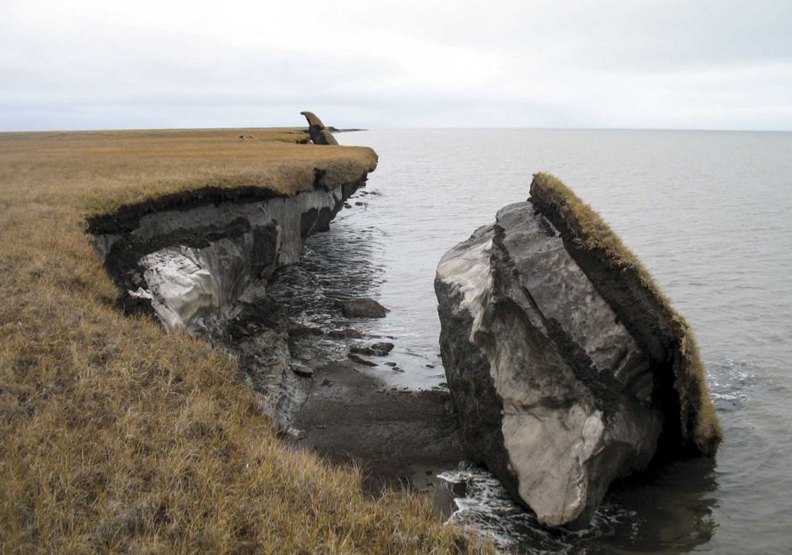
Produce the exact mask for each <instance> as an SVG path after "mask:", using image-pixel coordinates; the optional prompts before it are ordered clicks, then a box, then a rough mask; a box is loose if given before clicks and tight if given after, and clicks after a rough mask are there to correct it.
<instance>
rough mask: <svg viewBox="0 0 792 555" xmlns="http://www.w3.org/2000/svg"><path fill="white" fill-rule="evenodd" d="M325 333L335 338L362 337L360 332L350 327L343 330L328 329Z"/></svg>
mask: <svg viewBox="0 0 792 555" xmlns="http://www.w3.org/2000/svg"><path fill="white" fill-rule="evenodd" d="M327 335H329V336H330V337H334V338H337V339H360V338H361V337H363V334H362V333H360V332H359V331H358V330H354V329H352V328H346V329H343V330H330V331H329V332H327Z"/></svg>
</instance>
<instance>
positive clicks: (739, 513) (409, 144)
mask: <svg viewBox="0 0 792 555" xmlns="http://www.w3.org/2000/svg"><path fill="white" fill-rule="evenodd" d="M338 138H339V140H340V142H341V143H342V144H348V145H351V144H360V145H367V146H371V147H373V148H374V149H375V150H376V151H377V152H378V154H379V156H380V163H379V167H378V169H377V170H376V172H374V173H373V174H372V175H371V177H370V180H369V185H368V187H367V191H368V192H369V194H368V195H365V196H361V197H358V199H356V200H357V202H358V203H359V204H352V206H351V207H350V209H348V210H344V211H342V212H341V213H340V214H339V216H338V217H337V220H336V221H335V222H334V224H333V228H332V230H331V231H330V232H329V233H326V234H321V235H320V236H317V237H316V238H314V239H312V240H311V241H310V242H309V244H308V260H309V261H310V260H311V257H312V256H313V257H314V259H316V257H324V261H322V263H316V264H315V267H317V268H321V267H322V264H323V263H325V262H328V260H329V262H330V263H331V264H330V265H331V266H332V261H333V259H334V257H335V258H336V259H339V260H343V266H344V267H343V269H342V272H341V274H340V275H342V276H343V274H344V272H347V273H350V274H354V273H355V272H358V273H362V274H365V276H363V277H365V281H366V283H367V285H366V290H365V291H364V293H366V294H367V295H369V296H374V297H376V298H378V300H379V301H380V302H381V303H382V304H384V305H385V306H386V307H388V308H390V309H391V312H390V314H389V315H388V317H387V318H385V319H384V320H377V321H373V322H371V323H368V324H366V325H367V326H368V327H367V329H366V330H365V331H366V332H367V333H374V334H381V335H383V336H390V337H393V338H395V341H394V342H395V343H396V349H395V350H394V353H393V355H392V356H393V357H394V360H396V361H397V362H398V364H399V366H400V367H401V368H402V369H403V370H404V372H391V371H385V370H381V369H374V370H370V372H372V373H376V374H377V375H378V376H380V377H382V378H383V379H385V380H386V381H387V382H388V383H389V384H390V385H391V386H394V387H406V388H431V387H442V385H443V384H442V382H443V380H444V375H443V369H442V364H441V362H440V358H439V348H438V335H439V327H440V325H439V321H438V318H437V312H436V300H435V297H434V291H433V280H434V272H435V267H436V265H437V262H438V261H439V259H440V257H441V256H442V254H443V253H444V252H445V251H446V250H447V249H449V248H450V247H451V246H453V245H454V244H456V243H458V242H460V241H462V240H464V239H466V238H467V237H468V236H469V235H470V234H471V233H472V232H473V230H475V229H476V228H477V227H479V226H481V225H484V224H487V223H490V222H492V221H493V219H494V215H495V212H496V211H497V210H498V209H499V208H500V207H502V206H504V205H506V204H509V203H512V202H516V201H520V200H524V199H525V198H526V197H527V196H528V187H529V184H530V181H531V177H532V174H533V173H534V172H537V171H548V172H551V173H553V174H555V175H556V176H557V177H559V178H561V179H562V180H563V181H565V182H566V183H567V184H568V185H570V186H571V187H572V188H573V189H574V190H575V191H576V192H577V194H578V195H579V196H580V197H581V198H583V199H584V200H585V201H586V202H587V203H589V204H590V205H591V206H592V207H593V208H594V209H596V210H597V211H598V212H599V213H600V214H601V215H602V216H603V217H604V218H605V219H606V220H607V221H608V222H609V223H610V225H611V226H612V227H613V229H614V230H616V232H617V233H618V234H619V235H620V236H621V237H622V239H623V240H624V242H625V243H626V244H627V245H628V246H629V247H630V248H631V249H632V250H633V251H634V252H636V253H637V254H638V255H639V257H640V258H641V259H642V260H643V261H644V263H645V264H646V266H647V267H648V268H649V270H650V271H651V273H652V274H653V275H654V277H655V278H656V280H657V281H658V282H659V284H660V285H661V286H662V287H663V289H664V290H665V291H666V293H667V294H668V295H669V297H670V298H671V299H673V301H674V304H675V306H676V307H677V309H678V310H679V311H680V312H681V313H682V314H683V315H685V316H686V318H687V320H688V321H689V323H690V324H691V326H692V327H693V329H694V331H695V334H696V337H697V339H698V342H699V346H700V350H701V354H702V357H703V359H704V362H705V364H706V365H707V367H708V370H709V380H710V386H711V389H712V392H713V395H714V397H715V399H716V403H717V406H718V410H719V415H720V418H721V421H722V424H723V428H724V435H725V440H724V443H723V445H722V446H721V449H720V451H719V453H718V457H717V461H716V462H715V463H714V464H711V463H708V462H707V461H702V460H698V461H691V462H686V463H677V464H675V465H673V466H671V467H669V468H666V469H664V470H662V471H660V472H657V473H654V474H653V475H651V476H648V477H646V478H644V479H643V480H641V481H639V482H636V483H633V484H626V485H624V486H621V487H620V488H618V489H617V490H616V491H614V492H613V493H612V494H610V495H609V496H608V498H607V500H606V502H605V504H604V505H603V508H602V510H600V512H599V513H598V515H597V519H595V523H594V525H593V526H592V528H591V529H589V530H588V531H583V532H580V533H577V534H574V535H572V534H563V533H561V534H546V533H545V532H543V531H542V530H541V529H539V528H538V527H536V526H535V524H534V523H532V522H531V518H530V515H526V514H525V513H524V511H520V510H519V509H517V508H516V507H514V506H512V505H509V504H508V503H507V502H506V501H504V500H503V499H500V500H499V498H498V495H499V493H498V492H497V491H495V490H496V489H497V488H496V487H495V486H492V485H491V484H489V485H488V482H487V479H488V477H487V475H486V474H484V473H480V474H476V472H473V473H472V475H468V476H466V478H465V479H466V480H467V481H468V483H469V484H471V487H469V488H468V489H472V490H477V491H478V497H477V496H476V495H475V491H474V492H473V494H470V493H469V498H468V499H467V500H460V505H462V506H463V507H462V510H461V511H460V514H459V520H460V522H463V523H468V524H470V523H478V524H479V527H480V528H481V529H489V530H490V531H491V532H493V533H494V534H497V536H498V538H499V541H500V542H501V545H503V546H504V547H511V548H515V547H519V549H520V550H522V551H525V552H529V553H530V552H533V553H538V552H544V551H548V552H559V551H566V552H572V553H577V552H588V553H603V552H618V553H669V552H672V553H673V552H687V551H705V552H715V553H790V552H792V522H791V520H792V519H791V518H790V515H792V469H791V468H790V467H789V464H790V461H792V433H791V432H792V426H791V425H790V417H792V403H790V400H792V372H790V361H792V344H791V343H790V337H792V133H749V132H677V131H552V130H392V131H369V132H360V133H345V134H340V135H338ZM353 202H354V201H353ZM320 253H323V254H320ZM315 262H316V260H315ZM336 270H338V268H336ZM331 274H332V275H331ZM338 275H339V274H338V272H337V271H336V273H333V272H332V271H331V272H329V273H328V277H327V283H326V286H327V287H328V288H335V289H336V291H337V293H338V295H337V296H339V297H343V296H344V293H343V290H344V286H345V283H352V282H356V281H355V280H354V279H351V278H350V279H349V280H346V279H341V280H340V281H339V279H338ZM358 277H360V276H358ZM333 280H335V282H333ZM357 293H360V292H357ZM456 477H457V478H458V477H459V474H457V475H456ZM451 479H454V476H451ZM493 488H494V489H493ZM488 499H489V500H488ZM499 503H500V506H498V504H499ZM498 511H500V512H498ZM465 515H467V517H466V516H465Z"/></svg>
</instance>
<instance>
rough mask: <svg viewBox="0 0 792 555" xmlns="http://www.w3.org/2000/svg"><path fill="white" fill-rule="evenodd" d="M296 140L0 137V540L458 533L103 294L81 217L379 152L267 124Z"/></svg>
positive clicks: (200, 548)
mask: <svg viewBox="0 0 792 555" xmlns="http://www.w3.org/2000/svg"><path fill="white" fill-rule="evenodd" d="M242 134H244V135H251V136H253V137H256V139H251V140H244V141H242V140H239V139H238V138H237V137H238V136H239V135H242ZM295 137H296V138H299V137H300V134H299V133H296V134H295V132H292V131H289V130H277V131H274V132H273V131H266V130H258V129H254V130H220V131H156V132H114V133H47V134H19V133H15V134H0V237H1V238H2V241H0V299H2V301H1V302H0V551H1V552H22V553H36V552H47V553H83V552H85V553H89V552H106V551H131V552H135V553H138V552H168V553H170V552H212V553H215V552H216V553H228V552H235V553H244V552H267V553H409V552H423V553H445V552H455V551H459V550H460V546H462V545H463V543H461V540H460V536H459V532H458V531H456V530H454V529H453V528H451V527H445V526H442V525H441V524H440V522H439V521H438V520H437V518H436V517H435V516H434V515H433V514H432V512H431V510H430V508H429V506H428V503H427V501H426V500H424V499H422V498H419V497H415V496H411V495H407V494H404V493H390V494H387V495H385V496H384V497H383V498H381V499H378V500H374V501H372V500H368V499H366V498H365V497H364V496H363V495H362V494H361V488H360V478H361V476H360V473H359V472H358V471H356V470H354V469H340V468H332V467H330V466H328V465H327V464H325V463H323V462H322V461H320V460H319V459H318V458H317V457H316V456H314V455H312V454H309V453H304V452H296V451H294V450H293V449H291V448H290V447H288V446H287V445H285V444H284V443H282V442H281V441H280V440H279V439H278V438H277V437H276V435H275V433H274V430H273V427H272V425H271V423H270V421H269V420H268V419H267V418H266V417H265V416H264V415H263V414H262V413H261V411H260V410H259V407H258V404H257V400H256V398H255V396H254V394H253V393H252V392H251V391H250V390H249V389H248V388H247V387H246V386H245V385H244V383H243V382H242V380H241V378H240V376H239V372H238V368H237V365H236V361H235V360H233V359H231V358H228V357H227V356H226V355H224V354H223V353H221V352H219V351H217V350H214V349H213V348H212V347H211V346H210V345H208V344H207V343H206V342H204V341H201V340H198V339H194V338H191V337H189V336H187V335H184V334H172V335H167V334H165V333H163V331H162V329H161V328H160V326H159V325H158V324H157V323H155V322H154V321H153V320H151V319H149V318H127V317H124V316H123V315H122V314H120V313H119V312H118V311H117V310H116V309H115V308H114V307H113V304H114V301H115V299H116V295H117V292H116V290H115V287H114V285H113V283H112V282H111V280H110V279H109V278H108V276H107V275H106V273H105V271H104V269H103V267H102V265H101V263H100V261H99V259H98V257H97V256H96V255H95V253H94V252H93V250H92V249H91V247H90V244H89V238H88V237H87V235H86V233H85V231H84V218H85V217H86V215H89V214H93V215H95V214H99V213H102V212H103V211H104V212H106V211H108V210H112V209H114V208H116V207H118V206H120V205H123V204H128V203H131V202H138V201H140V200H142V199H147V198H153V197H156V196H157V195H162V194H167V193H169V192H175V191H183V190H185V189H187V188H190V187H196V186H202V185H205V184H207V183H211V184H217V183H221V184H224V186H234V185H235V184H239V183H255V184H257V185H262V186H266V187H272V188H275V189H276V190H279V191H281V192H284V193H294V192H296V191H297V190H298V189H299V188H300V187H302V186H303V185H299V186H298V185H296V184H297V183H302V181H301V180H302V177H304V176H305V175H310V174H311V172H312V171H313V168H314V167H318V166H321V167H324V168H327V169H328V171H330V172H332V171H336V170H334V168H341V169H339V170H338V171H341V170H342V169H343V168H349V167H354V168H357V169H358V170H360V168H366V167H370V166H371V165H372V164H373V163H374V161H375V158H374V155H373V153H372V152H371V151H370V150H368V149H351V148H340V147H314V146H310V145H306V146H301V145H290V144H285V143H273V142H268V141H267V140H265V139H273V138H274V139H280V140H284V139H285V140H294V139H295ZM295 176H296V179H295ZM309 183H310V181H309Z"/></svg>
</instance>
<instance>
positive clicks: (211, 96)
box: [0, 0, 792, 130]
mask: <svg viewBox="0 0 792 555" xmlns="http://www.w3.org/2000/svg"><path fill="white" fill-rule="evenodd" d="M789 21H792V3H789V2H788V1H786V0H785V1H761V0H760V1H757V2H750V3H749V2H744V1H742V0H741V1H731V2H730V1H728V0H721V1H720V2H714V1H710V0H701V1H698V2H695V3H691V2H674V1H668V0H665V1H662V2H661V1H655V0H636V1H634V2H621V1H615V0H602V1H596V2H595V1H581V2H575V3H561V2H550V1H546V0H535V1H532V2H525V1H501V2H498V3H497V4H495V5H493V4H492V3H491V2H483V1H477V0H476V1H474V0H458V1H456V2H445V1H438V0H426V1H423V2H415V3H406V2H403V1H400V2H395V1H391V0H383V1H381V2H370V1H368V2H363V1H357V0H354V1H353V0H336V1H335V2H326V1H324V2H319V1H314V0H311V1H304V2H294V3H280V2H279V3H276V2H243V1H237V0H228V1H226V2H223V3H216V2H204V1H196V2H192V3H190V4H189V5H187V4H184V3H182V2H149V1H147V0H143V1H140V2H99V1H93V0H90V1H89V0H80V1H76V2H69V3H58V2H54V1H44V0H25V1H22V0H6V2H4V3H3V4H2V5H0V83H2V85H0V129H6V130H11V129H52V128H93V127H115V128H123V127H152V126H153V127H175V126H191V127H196V126H215V125H220V126H237V125H297V124H299V123H300V121H301V120H300V119H299V114H297V112H299V111H300V110H302V109H305V108H309V109H312V110H315V111H316V112H318V113H321V114H322V117H324V118H325V119H327V120H328V121H331V122H334V123H336V124H338V125H342V126H367V127H410V126H434V127H442V126H462V127H464V126H485V127H495V126H540V127H555V126H559V127H592V126H593V127H675V128H678V127H682V128H687V127H692V128H696V127H706V128H746V129H757V128H767V129H792V114H791V113H790V112H792V93H790V92H789V91H791V90H792V86H791V85H792V38H790V35H791V34H790V33H789V32H788V29H787V27H788V22H789Z"/></svg>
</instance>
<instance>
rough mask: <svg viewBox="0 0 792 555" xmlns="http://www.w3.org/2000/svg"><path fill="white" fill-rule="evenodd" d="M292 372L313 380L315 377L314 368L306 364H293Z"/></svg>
mask: <svg viewBox="0 0 792 555" xmlns="http://www.w3.org/2000/svg"><path fill="white" fill-rule="evenodd" d="M291 371H292V372H294V373H295V374H297V375H298V376H302V377H304V378H312V377H313V375H314V371H313V368H311V367H310V366H305V365H304V364H292V365H291Z"/></svg>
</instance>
